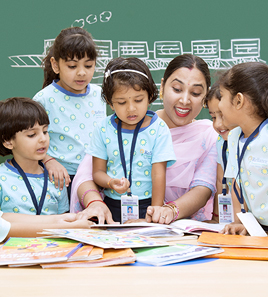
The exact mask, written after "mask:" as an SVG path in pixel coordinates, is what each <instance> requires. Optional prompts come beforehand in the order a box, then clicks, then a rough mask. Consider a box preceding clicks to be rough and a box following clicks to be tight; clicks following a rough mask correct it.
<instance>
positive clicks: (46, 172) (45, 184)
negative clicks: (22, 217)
mask: <svg viewBox="0 0 268 297" xmlns="http://www.w3.org/2000/svg"><path fill="white" fill-rule="evenodd" d="M11 163H12V164H13V166H14V167H15V168H16V169H17V170H18V172H19V173H20V175H21V176H22V178H23V181H24V183H25V185H26V187H27V189H28V191H29V193H30V195H31V198H32V201H33V204H34V207H35V209H36V214H37V215H40V213H41V211H42V207H43V204H44V201H45V197H46V193H47V182H48V171H47V169H46V167H45V166H44V164H43V163H42V162H41V161H38V164H39V165H40V166H42V167H43V168H44V186H43V191H42V195H41V199H40V202H39V205H38V203H37V199H36V196H35V194H34V191H33V189H32V187H31V185H30V182H29V180H28V178H27V176H26V174H25V172H24V171H23V170H22V168H21V167H20V165H19V164H18V163H17V162H16V161H15V160H14V159H12V160H11Z"/></svg>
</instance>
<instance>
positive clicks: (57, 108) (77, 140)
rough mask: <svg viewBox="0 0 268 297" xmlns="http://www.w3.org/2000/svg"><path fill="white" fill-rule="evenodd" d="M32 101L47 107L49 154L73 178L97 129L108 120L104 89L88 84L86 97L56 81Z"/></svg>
mask: <svg viewBox="0 0 268 297" xmlns="http://www.w3.org/2000/svg"><path fill="white" fill-rule="evenodd" d="M33 99H34V100H36V101H38V102H40V103H41V104H42V105H43V106H44V108H45V109H46V111H47V114H48V116H49V120H50V125H49V129H48V133H49V138H50V146H49V149H48V152H47V154H48V155H49V156H51V157H53V158H55V159H56V160H57V161H58V162H60V163H61V164H62V165H63V166H64V167H65V168H66V169H67V171H68V173H69V174H70V175H74V174H75V173H76V171H77V168H78V166H79V164H80V162H81V161H82V159H83V158H84V156H85V152H84V150H85V149H86V148H87V146H88V145H89V143H90V139H91V137H92V132H93V130H94V127H95V126H96V125H97V123H99V122H101V121H102V119H104V118H105V117H106V104H105V103H104V102H103V101H102V100H101V88H100V87H99V86H97V85H94V84H89V85H88V86H87V91H86V93H85V94H74V93H71V92H68V91H66V90H65V89H64V88H62V87H60V86H59V85H58V84H57V81H53V83H51V84H50V85H49V86H47V87H45V88H44V89H43V90H41V91H40V92H38V93H37V94H36V95H35V96H34V98H33Z"/></svg>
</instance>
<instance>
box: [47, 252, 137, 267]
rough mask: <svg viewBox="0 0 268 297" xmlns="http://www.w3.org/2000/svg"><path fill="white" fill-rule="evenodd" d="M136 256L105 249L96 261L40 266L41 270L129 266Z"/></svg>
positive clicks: (132, 253)
mask: <svg viewBox="0 0 268 297" xmlns="http://www.w3.org/2000/svg"><path fill="white" fill-rule="evenodd" d="M135 260H136V255H135V254H134V252H133V251H132V250H131V249H106V250H104V253H103V257H102V258H101V259H98V260H91V261H77V262H63V263H51V264H41V266H42V268H68V267H72V268H81V267H103V266H112V265H122V264H130V263H133V262H135Z"/></svg>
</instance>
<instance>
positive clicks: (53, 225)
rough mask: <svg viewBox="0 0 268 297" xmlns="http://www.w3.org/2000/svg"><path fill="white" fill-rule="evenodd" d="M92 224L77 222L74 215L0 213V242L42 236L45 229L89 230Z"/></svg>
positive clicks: (83, 221)
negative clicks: (15, 238)
mask: <svg viewBox="0 0 268 297" xmlns="http://www.w3.org/2000/svg"><path fill="white" fill-rule="evenodd" d="M92 224H93V223H92V222H90V221H88V220H76V215H75V214H73V213H65V214H60V215H51V216H50V215H48V216H33V215H27V214H20V213H3V212H2V211H0V242H2V241H4V240H5V239H7V238H9V237H36V236H42V234H40V232H42V231H43V229H61V228H62V229H71V228H89V227H90V225H92Z"/></svg>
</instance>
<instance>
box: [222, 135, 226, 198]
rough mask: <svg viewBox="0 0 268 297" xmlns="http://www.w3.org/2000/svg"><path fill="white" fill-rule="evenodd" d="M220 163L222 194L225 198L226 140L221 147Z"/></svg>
mask: <svg viewBox="0 0 268 297" xmlns="http://www.w3.org/2000/svg"><path fill="white" fill-rule="evenodd" d="M221 154H222V161H223V179H222V194H223V195H224V196H226V189H227V187H226V177H224V174H225V170H226V166H227V155H226V154H227V140H224V142H223V147H222V152H221Z"/></svg>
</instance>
